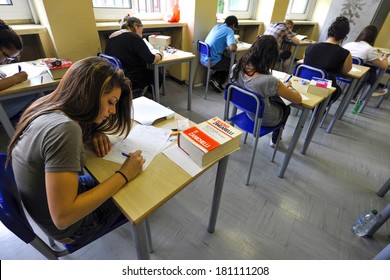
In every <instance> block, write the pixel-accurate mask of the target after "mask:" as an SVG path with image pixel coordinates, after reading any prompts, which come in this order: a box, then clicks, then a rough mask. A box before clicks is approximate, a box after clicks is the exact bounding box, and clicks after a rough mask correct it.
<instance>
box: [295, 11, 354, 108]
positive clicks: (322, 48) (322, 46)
mask: <svg viewBox="0 0 390 280" xmlns="http://www.w3.org/2000/svg"><path fill="white" fill-rule="evenodd" d="M349 30H350V28H349V22H348V19H347V18H346V17H343V16H340V17H337V18H336V19H335V20H334V21H333V22H332V24H331V25H330V26H329V28H328V37H327V39H326V41H325V42H321V43H317V44H314V45H310V46H308V47H307V48H306V51H305V55H304V58H303V63H305V64H307V65H310V66H313V67H316V68H320V69H323V70H325V71H327V72H328V74H329V79H330V80H332V86H333V87H335V88H336V91H335V92H334V93H333V94H332V96H331V98H330V104H332V103H333V102H335V101H336V100H337V99H338V98H339V97H340V95H341V94H342V90H341V88H340V87H339V85H337V82H336V75H338V74H347V73H348V72H349V71H350V70H351V69H352V56H351V53H350V52H349V51H348V50H346V49H344V48H343V47H341V46H340V44H341V43H342V42H343V40H344V39H345V38H346V37H347V34H348V33H349Z"/></svg>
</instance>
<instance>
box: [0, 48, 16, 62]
mask: <svg viewBox="0 0 390 280" xmlns="http://www.w3.org/2000/svg"><path fill="white" fill-rule="evenodd" d="M0 51H1V53H2V54H3V56H4V57H5V58H6V60H10V61H11V60H16V59H17V57H15V56H12V55H9V54H6V53H5V52H4V51H3V50H2V49H0Z"/></svg>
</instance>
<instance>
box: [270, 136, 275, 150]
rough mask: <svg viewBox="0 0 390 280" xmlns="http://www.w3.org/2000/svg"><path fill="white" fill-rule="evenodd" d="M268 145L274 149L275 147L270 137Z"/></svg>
mask: <svg viewBox="0 0 390 280" xmlns="http://www.w3.org/2000/svg"><path fill="white" fill-rule="evenodd" d="M269 146H270V147H271V148H274V149H275V147H276V143H274V142H272V138H271V139H269Z"/></svg>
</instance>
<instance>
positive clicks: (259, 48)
mask: <svg viewBox="0 0 390 280" xmlns="http://www.w3.org/2000/svg"><path fill="white" fill-rule="evenodd" d="M278 57H279V48H278V43H277V41H276V39H275V38H274V37H273V36H272V35H262V36H259V37H258V38H257V39H256V41H255V42H254V43H253V45H252V46H251V48H250V49H249V50H248V51H246V52H245V54H244V55H243V56H242V57H241V58H240V59H239V61H238V62H237V64H236V65H235V66H234V67H233V75H232V82H234V83H237V84H238V85H240V86H242V87H244V88H246V89H249V90H252V91H254V92H257V93H258V94H259V95H261V96H262V97H263V99H264V103H265V105H264V106H265V107H264V115H263V122H262V125H263V126H277V125H279V124H285V123H286V121H287V118H288V116H289V115H290V107H289V106H287V105H285V104H284V102H283V101H282V100H281V99H280V98H279V97H283V98H285V99H287V100H289V101H291V102H292V103H294V104H300V103H301V102H302V97H301V95H300V94H299V93H298V92H297V91H296V90H295V89H294V88H293V87H292V86H291V81H287V82H284V83H282V82H281V81H280V80H279V79H278V78H276V77H274V76H272V75H271V70H272V69H273V68H274V67H275V64H276V62H277V61H278ZM277 137H278V131H275V132H273V134H272V138H271V140H270V146H271V147H273V148H274V147H275V144H276V141H277Z"/></svg>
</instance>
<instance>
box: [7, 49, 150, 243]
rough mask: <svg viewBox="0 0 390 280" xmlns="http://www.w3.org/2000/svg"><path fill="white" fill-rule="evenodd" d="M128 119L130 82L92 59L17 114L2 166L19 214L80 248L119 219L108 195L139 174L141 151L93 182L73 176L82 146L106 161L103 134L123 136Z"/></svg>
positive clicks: (106, 64) (79, 64) (81, 158)
mask: <svg viewBox="0 0 390 280" xmlns="http://www.w3.org/2000/svg"><path fill="white" fill-rule="evenodd" d="M130 115H131V88H130V81H129V80H128V79H127V78H126V77H125V76H124V74H123V71H122V70H119V69H114V68H113V67H112V66H111V65H110V63H109V62H108V61H107V60H105V59H103V58H100V57H90V58H86V59H83V60H80V61H78V62H76V63H74V64H73V65H72V66H71V67H70V68H69V70H68V71H67V72H66V73H65V75H64V77H63V78H62V80H61V82H60V83H59V85H58V87H57V88H56V89H55V90H54V91H53V92H52V93H50V94H48V95H46V96H44V97H41V98H40V99H38V100H37V101H35V102H34V103H33V104H32V105H31V106H30V107H28V108H27V109H26V111H25V112H24V113H23V114H22V116H21V119H20V122H19V123H18V125H17V127H16V131H15V134H14V136H13V138H12V140H11V142H10V144H9V146H8V161H11V162H12V167H13V171H14V174H15V180H16V184H17V186H18V189H19V192H20V194H21V198H22V201H23V204H24V206H25V207H26V210H27V211H28V212H29V214H30V216H31V217H32V218H33V219H34V221H35V222H36V223H37V224H38V225H39V226H40V227H41V229H42V230H43V231H44V232H45V233H46V234H47V235H49V236H51V237H52V238H53V239H55V240H58V241H60V242H62V243H66V244H70V243H72V244H80V243H84V242H86V241H88V239H89V238H90V237H91V236H92V235H94V234H95V233H96V232H101V231H104V230H105V229H107V228H108V227H110V226H111V225H112V224H113V223H114V222H115V221H116V220H117V219H118V217H119V216H120V215H121V212H120V211H119V209H118V208H117V207H116V206H115V204H114V203H113V201H112V200H111V197H112V196H113V195H114V194H115V193H116V192H117V191H118V190H119V189H121V188H122V187H123V186H124V185H125V184H126V183H127V182H128V181H130V180H132V179H133V178H135V177H136V176H137V175H138V174H139V173H140V172H141V171H142V164H143V163H144V159H143V157H142V155H141V151H136V152H134V153H133V154H131V155H129V157H128V158H126V159H125V161H124V163H123V164H122V166H121V167H120V168H119V169H118V171H116V172H115V173H114V174H112V176H111V177H110V178H108V179H107V180H106V181H104V182H102V183H100V184H97V183H96V182H95V181H94V180H93V179H92V177H91V176H89V175H79V174H80V172H82V171H83V167H84V163H85V153H84V145H86V144H90V145H91V148H93V149H94V150H95V152H96V154H97V155H98V156H99V157H103V156H105V155H107V153H108V152H109V151H110V148H111V143H110V140H109V139H108V137H107V135H106V133H110V134H116V135H122V136H123V137H126V135H128V134H129V132H130V127H131V119H130V117H129V116H130ZM89 141H90V142H89Z"/></svg>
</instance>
